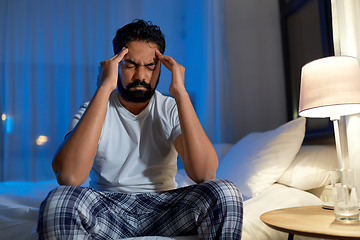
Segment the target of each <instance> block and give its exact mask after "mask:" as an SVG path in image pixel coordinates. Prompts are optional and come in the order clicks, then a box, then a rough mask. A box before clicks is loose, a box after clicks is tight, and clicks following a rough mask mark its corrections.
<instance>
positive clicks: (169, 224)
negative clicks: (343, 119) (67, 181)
mask: <svg viewBox="0 0 360 240" xmlns="http://www.w3.org/2000/svg"><path fill="white" fill-rule="evenodd" d="M242 204H243V203H242V196H241V194H240V192H239V190H238V189H237V188H236V186H235V185H234V184H233V183H231V182H229V181H227V180H222V179H215V180H210V181H206V182H203V183H200V184H197V185H192V186H188V187H184V188H179V189H174V190H171V191H165V192H155V193H140V194H129V193H115V192H114V193H113V192H101V191H97V190H94V189H91V188H83V187H72V186H60V187H58V188H56V189H54V190H53V191H51V192H50V193H49V195H48V196H47V198H46V199H45V200H44V201H43V202H42V204H41V207H40V213H39V222H38V229H37V230H38V233H39V239H104V240H105V239H106V240H109V239H119V238H126V237H137V236H168V237H170V236H186V235H198V236H199V239H240V238H241V231H242V215H243V207H242Z"/></svg>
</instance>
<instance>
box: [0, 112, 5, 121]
mask: <svg viewBox="0 0 360 240" xmlns="http://www.w3.org/2000/svg"><path fill="white" fill-rule="evenodd" d="M1 120H3V121H5V120H6V114H5V113H3V114H2V115H1Z"/></svg>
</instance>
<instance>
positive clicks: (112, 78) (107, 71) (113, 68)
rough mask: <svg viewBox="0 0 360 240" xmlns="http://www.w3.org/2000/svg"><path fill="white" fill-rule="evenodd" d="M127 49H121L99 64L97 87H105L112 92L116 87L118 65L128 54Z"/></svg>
mask: <svg viewBox="0 0 360 240" xmlns="http://www.w3.org/2000/svg"><path fill="white" fill-rule="evenodd" d="M128 51H129V50H128V49H127V48H123V49H122V50H121V51H120V52H119V53H118V54H116V55H115V56H113V57H112V58H110V59H108V60H105V61H102V62H100V66H99V75H98V82H97V87H100V86H106V87H109V89H110V90H111V91H113V90H114V89H115V88H116V86H117V80H118V73H119V63H120V61H121V60H122V59H123V58H124V56H125V55H126V54H127V53H128Z"/></svg>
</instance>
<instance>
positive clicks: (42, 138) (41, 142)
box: [36, 135, 48, 145]
mask: <svg viewBox="0 0 360 240" xmlns="http://www.w3.org/2000/svg"><path fill="white" fill-rule="evenodd" d="M47 141H48V138H47V137H46V136H43V135H40V136H39V137H38V138H37V139H36V144H37V145H44V144H45V143H46V142H47Z"/></svg>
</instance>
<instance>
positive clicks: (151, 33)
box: [113, 19, 165, 54]
mask: <svg viewBox="0 0 360 240" xmlns="http://www.w3.org/2000/svg"><path fill="white" fill-rule="evenodd" d="M132 41H146V42H148V43H156V44H157V46H158V48H159V51H160V52H161V53H162V54H164V52H165V38H164V35H163V33H162V32H161V30H160V27H159V26H157V25H154V24H152V22H150V21H148V22H146V21H144V20H141V19H135V20H134V21H132V22H131V23H129V24H126V25H125V26H123V27H122V28H120V29H119V30H117V32H116V36H115V37H114V39H113V48H114V54H118V53H119V52H120V51H121V49H122V48H123V47H126V46H127V44H128V42H132Z"/></svg>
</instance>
